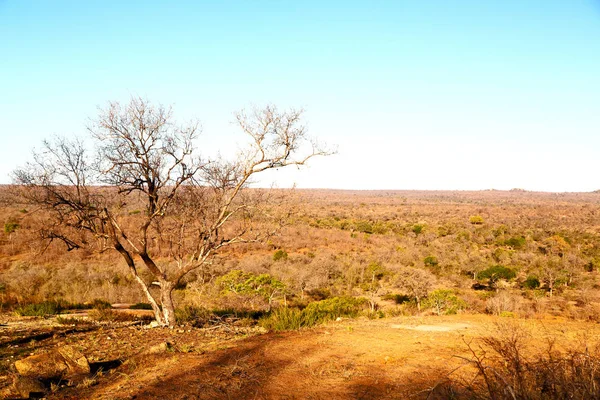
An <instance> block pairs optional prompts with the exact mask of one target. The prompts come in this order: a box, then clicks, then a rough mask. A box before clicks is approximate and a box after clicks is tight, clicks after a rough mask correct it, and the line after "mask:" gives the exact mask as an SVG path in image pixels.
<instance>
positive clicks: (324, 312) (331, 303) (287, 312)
mask: <svg viewBox="0 0 600 400" xmlns="http://www.w3.org/2000/svg"><path fill="white" fill-rule="evenodd" d="M364 304H365V299H360V298H356V297H334V298H331V299H327V300H322V301H316V302H313V303H310V304H309V305H308V306H307V307H306V308H305V309H303V310H300V309H299V308H287V307H284V308H278V309H275V310H273V311H272V312H271V313H270V314H269V315H268V316H266V317H264V318H262V319H261V320H260V321H259V323H260V325H261V326H262V327H263V328H265V329H268V330H271V331H285V330H296V329H300V328H308V327H311V326H315V325H317V324H321V323H324V322H327V321H333V320H335V319H336V318H338V317H350V318H353V317H356V316H358V314H359V313H360V311H361V309H362V308H363V306H364Z"/></svg>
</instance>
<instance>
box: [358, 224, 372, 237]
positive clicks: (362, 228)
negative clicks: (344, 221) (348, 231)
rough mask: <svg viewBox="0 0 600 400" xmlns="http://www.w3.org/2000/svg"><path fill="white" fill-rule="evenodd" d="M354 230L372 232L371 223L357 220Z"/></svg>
mask: <svg viewBox="0 0 600 400" xmlns="http://www.w3.org/2000/svg"><path fill="white" fill-rule="evenodd" d="M356 230H357V231H359V232H362V233H369V234H371V233H373V224H371V223H370V222H368V221H358V222H357V223H356Z"/></svg>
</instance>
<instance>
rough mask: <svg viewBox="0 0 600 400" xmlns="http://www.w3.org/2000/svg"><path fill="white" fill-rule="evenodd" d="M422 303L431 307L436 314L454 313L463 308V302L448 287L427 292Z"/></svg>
mask: <svg viewBox="0 0 600 400" xmlns="http://www.w3.org/2000/svg"><path fill="white" fill-rule="evenodd" d="M424 305H425V307H426V308H432V309H433V310H434V311H435V313H436V314H437V315H449V314H456V313H457V312H458V311H459V310H462V309H464V308H465V302H464V301H463V300H462V299H460V298H459V297H458V296H456V294H454V291H452V290H450V289H438V290H434V291H433V292H431V293H429V296H427V300H425V302H424Z"/></svg>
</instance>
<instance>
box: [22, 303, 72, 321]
mask: <svg viewBox="0 0 600 400" xmlns="http://www.w3.org/2000/svg"><path fill="white" fill-rule="evenodd" d="M67 306H68V303H67V302H65V301H63V300H50V301H43V302H41V303H32V304H27V305H24V306H20V307H17V308H16V309H15V314H17V315H20V316H23V317H44V316H46V315H56V314H59V313H60V312H61V311H63V310H66V309H67Z"/></svg>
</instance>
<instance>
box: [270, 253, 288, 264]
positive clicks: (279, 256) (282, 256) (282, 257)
mask: <svg viewBox="0 0 600 400" xmlns="http://www.w3.org/2000/svg"><path fill="white" fill-rule="evenodd" d="M287 258H288V253H287V252H286V251H285V250H277V251H276V252H275V253H274V254H273V261H275V262H277V261H285V260H287Z"/></svg>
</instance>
